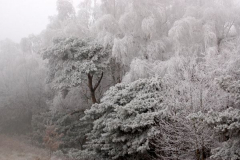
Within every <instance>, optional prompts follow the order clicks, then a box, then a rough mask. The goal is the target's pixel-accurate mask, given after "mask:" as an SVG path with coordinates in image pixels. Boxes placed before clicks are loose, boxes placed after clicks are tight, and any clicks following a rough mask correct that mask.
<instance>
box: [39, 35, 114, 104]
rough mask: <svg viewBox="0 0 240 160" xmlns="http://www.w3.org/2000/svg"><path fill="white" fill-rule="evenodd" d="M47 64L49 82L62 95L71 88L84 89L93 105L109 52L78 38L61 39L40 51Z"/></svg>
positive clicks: (92, 42)
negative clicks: (88, 93) (61, 92)
mask: <svg viewBox="0 0 240 160" xmlns="http://www.w3.org/2000/svg"><path fill="white" fill-rule="evenodd" d="M42 54H43V58H44V59H47V60H48V68H49V82H50V83H52V86H53V88H55V89H59V90H61V91H63V94H64V96H66V94H65V93H64V92H65V91H67V90H68V89H69V88H71V87H77V86H79V85H85V84H86V83H87V86H88V88H89V91H90V95H91V99H92V103H96V102H98V101H97V98H96V95H95V93H96V90H97V89H98V87H99V85H100V83H101V81H102V78H103V75H104V72H105V69H106V67H107V65H108V59H109V48H104V47H103V46H102V45H100V44H99V43H97V42H94V41H90V40H82V39H78V38H60V39H56V40H54V44H53V45H52V46H51V47H49V48H47V49H45V50H43V51H42Z"/></svg>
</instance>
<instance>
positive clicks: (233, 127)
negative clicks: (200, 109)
mask: <svg viewBox="0 0 240 160" xmlns="http://www.w3.org/2000/svg"><path fill="white" fill-rule="evenodd" d="M205 122H206V123H207V124H209V125H210V126H212V127H213V128H214V131H215V132H216V136H217V137H220V139H222V141H223V142H222V144H220V146H218V147H217V148H215V149H213V151H212V153H213V155H212V156H211V157H212V158H216V159H218V158H220V159H232V160H237V159H239V158H240V155H239V153H240V147H239V145H240V110H239V109H234V108H228V109H226V110H224V111H222V112H214V111H209V112H208V114H207V115H206V118H205Z"/></svg>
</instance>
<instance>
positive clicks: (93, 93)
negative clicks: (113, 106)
mask: <svg viewBox="0 0 240 160" xmlns="http://www.w3.org/2000/svg"><path fill="white" fill-rule="evenodd" d="M102 78H103V72H102V74H101V77H100V78H99V80H98V82H97V83H96V84H95V86H93V75H91V74H88V87H89V89H90V93H91V98H92V103H93V104H95V103H98V101H97V99H96V95H95V91H96V89H97V88H98V87H99V85H100V83H101V81H102Z"/></svg>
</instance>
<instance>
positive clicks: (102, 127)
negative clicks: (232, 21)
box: [83, 78, 170, 160]
mask: <svg viewBox="0 0 240 160" xmlns="http://www.w3.org/2000/svg"><path fill="white" fill-rule="evenodd" d="M166 90H167V89H166V86H165V85H164V84H163V82H162V80H161V79H160V78H152V79H141V80H138V81H135V82H133V83H130V84H124V83H123V84H117V85H116V86H114V87H111V88H110V89H109V90H108V91H107V92H106V93H105V96H104V97H103V98H102V100H101V103H100V104H95V105H93V106H92V107H91V109H89V110H87V111H85V114H86V115H85V117H84V118H83V120H89V119H92V120H94V122H93V129H92V131H91V132H90V133H89V134H88V142H87V145H86V147H87V150H90V151H94V152H95V153H96V156H100V157H101V158H103V159H139V160H140V159H144V160H146V159H152V158H154V157H155V158H156V157H157V156H158V155H157V153H156V152H155V147H154V146H153V145H151V142H153V141H154V139H155V137H156V136H157V135H158V134H159V130H158V129H157V127H158V124H159V120H158V119H161V120H162V121H166V122H170V118H169V117H170V111H169V110H168V105H167V104H166V102H165V98H164V95H165V92H166Z"/></svg>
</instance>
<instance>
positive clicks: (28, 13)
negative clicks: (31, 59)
mask: <svg viewBox="0 0 240 160" xmlns="http://www.w3.org/2000/svg"><path fill="white" fill-rule="evenodd" d="M79 1H81V0H74V6H77V4H79ZM56 13H57V11H56V0H0V40H3V39H6V38H8V39H11V40H13V41H15V42H19V41H20V40H21V38H23V37H27V36H28V35H29V34H32V33H33V34H38V33H40V32H41V31H42V30H43V29H45V27H46V25H47V24H48V22H49V19H48V17H49V16H52V15H56Z"/></svg>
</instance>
